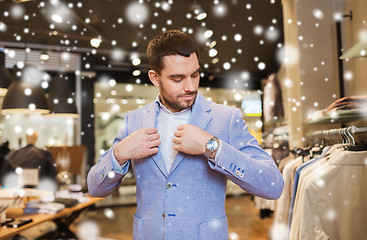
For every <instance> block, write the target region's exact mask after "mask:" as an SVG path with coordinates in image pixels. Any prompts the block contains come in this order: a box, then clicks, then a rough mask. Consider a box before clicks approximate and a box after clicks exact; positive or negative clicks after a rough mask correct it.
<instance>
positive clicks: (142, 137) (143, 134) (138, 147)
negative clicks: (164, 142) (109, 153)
mask: <svg viewBox="0 0 367 240" xmlns="http://www.w3.org/2000/svg"><path fill="white" fill-rule="evenodd" d="M159 137H160V136H159V134H158V130H157V129H156V128H143V129H140V130H138V131H135V132H133V133H132V134H130V135H129V136H127V137H126V138H124V139H122V140H121V141H120V142H119V143H118V144H116V146H115V148H114V150H113V154H114V156H115V158H116V160H117V161H118V162H119V163H120V165H123V164H124V163H125V162H126V161H128V160H130V159H139V158H144V157H147V156H150V155H153V154H156V153H157V152H158V146H159V145H160V144H161V141H160V140H159Z"/></svg>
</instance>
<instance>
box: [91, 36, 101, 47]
mask: <svg viewBox="0 0 367 240" xmlns="http://www.w3.org/2000/svg"><path fill="white" fill-rule="evenodd" d="M101 42H102V41H101V39H99V38H92V39H91V40H90V45H91V46H92V47H94V48H99V46H100V45H101Z"/></svg>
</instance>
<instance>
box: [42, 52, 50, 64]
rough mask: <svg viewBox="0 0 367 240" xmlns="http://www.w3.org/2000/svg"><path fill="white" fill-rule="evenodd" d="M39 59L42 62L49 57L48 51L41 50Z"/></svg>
mask: <svg viewBox="0 0 367 240" xmlns="http://www.w3.org/2000/svg"><path fill="white" fill-rule="evenodd" d="M40 59H41V60H42V61H44V62H46V61H47V60H48V59H50V56H49V55H48V53H47V52H46V51H42V53H41V55H40Z"/></svg>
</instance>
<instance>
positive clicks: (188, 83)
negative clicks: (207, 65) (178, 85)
mask: <svg viewBox="0 0 367 240" xmlns="http://www.w3.org/2000/svg"><path fill="white" fill-rule="evenodd" d="M184 90H185V92H194V91H195V85H194V79H192V78H191V77H189V78H187V79H186V80H185V83H184Z"/></svg>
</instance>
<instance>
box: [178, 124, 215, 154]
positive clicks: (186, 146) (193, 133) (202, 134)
mask: <svg viewBox="0 0 367 240" xmlns="http://www.w3.org/2000/svg"><path fill="white" fill-rule="evenodd" d="M212 137H213V136H212V135H211V134H210V133H208V132H206V131H204V130H203V129H201V128H199V127H197V126H194V125H191V124H184V125H180V126H178V128H177V131H176V132H175V137H174V138H173V143H174V144H175V145H174V147H173V149H174V150H176V151H179V152H183V153H187V154H191V155H200V154H204V153H205V144H206V142H207V141H208V140H209V139H210V138H212Z"/></svg>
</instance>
